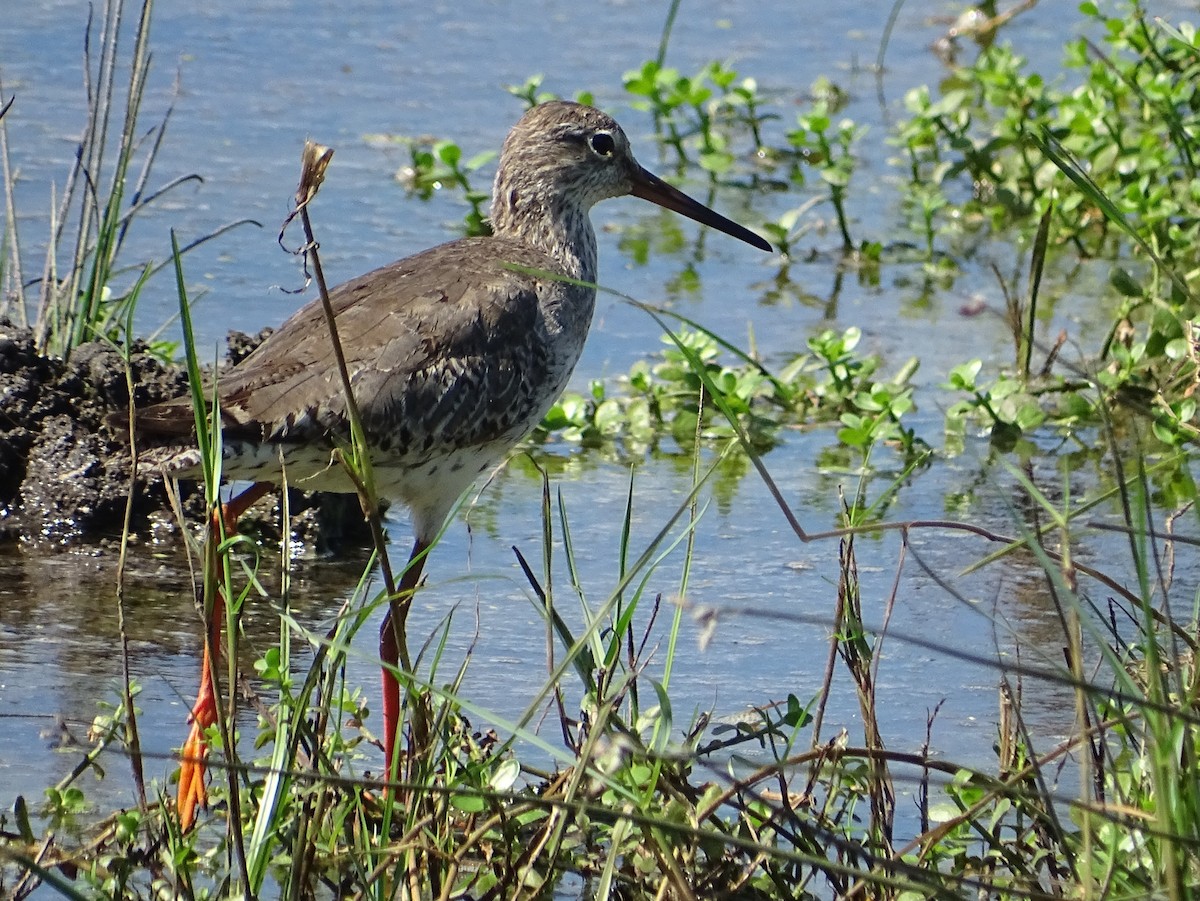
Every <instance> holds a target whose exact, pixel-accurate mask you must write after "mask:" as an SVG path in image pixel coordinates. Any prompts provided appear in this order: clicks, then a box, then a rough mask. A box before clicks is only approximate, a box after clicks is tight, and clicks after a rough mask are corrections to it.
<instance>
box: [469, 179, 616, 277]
mask: <svg viewBox="0 0 1200 901" xmlns="http://www.w3.org/2000/svg"><path fill="white" fill-rule="evenodd" d="M491 223H492V232H493V233H494V234H496V235H498V236H502V237H506V238H514V239H516V240H518V241H522V242H524V243H525V244H528V245H530V246H532V247H536V248H537V249H539V250H541V251H542V252H543V253H547V254H549V255H550V256H552V257H553V258H554V259H555V260H557V261H558V263H559V264H560V265H561V267H562V273H563V275H566V276H569V277H570V278H575V279H579V280H580V281H585V282H594V281H595V280H596V233H595V232H594V231H593V230H592V223H591V220H590V219H589V218H588V211H587V209H586V208H584V207H582V206H580V205H579V204H575V203H571V202H569V201H567V200H566V199H565V198H564V197H563V195H562V194H561V193H557V192H556V193H551V194H549V195H546V194H540V193H534V192H529V191H519V190H513V189H511V188H510V187H509V186H507V185H504V184H503V183H502V181H501V180H500V179H499V178H498V179H497V183H496V186H495V190H494V191H493V194H492V216H491Z"/></svg>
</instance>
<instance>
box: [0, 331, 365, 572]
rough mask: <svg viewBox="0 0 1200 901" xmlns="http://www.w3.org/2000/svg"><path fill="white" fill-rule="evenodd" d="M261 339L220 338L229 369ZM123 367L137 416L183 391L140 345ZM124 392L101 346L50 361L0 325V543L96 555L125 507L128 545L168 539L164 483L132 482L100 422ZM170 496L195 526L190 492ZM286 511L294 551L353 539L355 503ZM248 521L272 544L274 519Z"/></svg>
mask: <svg viewBox="0 0 1200 901" xmlns="http://www.w3.org/2000/svg"><path fill="white" fill-rule="evenodd" d="M263 337H264V335H257V336H252V337H251V336H246V335H240V334H233V335H231V336H230V342H229V344H230V356H231V359H232V360H233V361H234V362H236V361H237V360H239V359H241V358H242V357H244V356H245V355H246V354H248V353H249V352H250V350H252V349H253V348H254V347H255V346H257V344H258V343H259V342H260V341H261V340H262V338H263ZM128 369H129V372H130V373H131V374H132V382H133V385H134V389H133V402H134V404H135V405H136V406H139V407H140V406H145V405H148V404H153V403H157V402H159V401H163V400H168V399H170V398H172V397H178V396H179V395H181V394H184V393H186V392H187V390H188V386H187V376H186V373H185V372H184V371H183V369H182V368H181V367H179V366H175V365H170V364H165V363H163V362H162V361H161V360H160V359H159V358H157V357H155V356H153V355H152V354H150V353H148V352H147V350H146V347H145V345H143V344H141V343H135V344H134V345H133V347H132V348H131V349H130V352H129V361H128ZM128 386H129V382H128V381H127V378H126V360H125V358H124V356H123V354H122V352H121V351H119V350H118V349H116V348H114V347H113V346H111V345H109V344H107V343H102V342H92V343H88V344H84V345H82V346H80V347H78V348H76V349H75V351H74V352H73V353H72V354H71V356H70V358H69V359H68V360H61V359H55V358H51V357H45V356H42V355H40V354H39V353H38V351H37V349H36V347H35V345H34V341H33V335H32V333H31V332H30V331H29V330H28V329H24V328H18V327H14V326H9V325H6V324H4V323H0V542H4V543H8V542H21V543H24V544H32V545H39V546H79V545H93V546H99V547H104V546H106V545H109V544H111V543H113V542H116V541H118V540H119V539H120V537H121V534H122V530H123V527H124V523H125V517H126V509H127V506H129V510H130V514H131V519H130V532H131V535H132V536H133V538H134V539H135V540H140V541H145V540H158V541H162V540H173V539H175V538H177V537H178V535H179V533H180V526H179V522H178V517H177V516H176V514H175V513H174V512H173V510H172V506H171V503H170V501H169V498H168V492H167V488H166V485H165V484H164V480H163V479H162V478H161V477H158V476H155V475H147V474H139V475H137V476H136V477H135V478H131V466H130V462H131V454H130V448H129V438H128V432H127V430H122V429H119V428H116V427H115V426H113V425H110V424H108V422H106V420H108V419H110V418H113V419H116V420H117V421H120V419H121V417H120V415H118V416H116V417H114V416H113V414H122V413H124V412H126V411H128V409H129V403H130V397H129V387H128ZM131 497H132V499H133V502H132V505H129V499H130V498H131ZM180 497H181V500H182V501H183V502H184V519H185V521H187V522H189V523H191V524H195V527H197V528H198V527H200V526H202V525H203V522H204V512H203V494H202V492H201V490H200V489H199V488H198V487H197V486H195V485H192V484H190V483H186V482H185V483H181V484H180ZM347 502H348V503H347ZM289 504H290V507H291V513H292V522H291V530H292V532H293V536H294V537H295V538H296V539H297V540H298V541H300V542H301V543H302V544H304V545H306V546H308V547H310V548H312V549H315V550H322V551H323V550H327V549H329V546H330V545H331V544H333V543H340V542H345V541H354V542H356V543H357V542H358V541H360V540H361V536H362V529H361V526H360V525H359V523H361V519H362V515H361V513H359V512H357V501H356V500H355V499H354V498H345V499H342V498H325V499H322V498H321V497H320V496H308V495H305V494H303V493H301V492H293V493H292V495H291V497H290V498H289ZM275 507H276V508H277V507H278V501H276V502H275ZM254 513H255V515H254V516H252V517H250V528H252V529H253V530H254V531H255V532H256V533H257V534H258V535H259V537H260V538H261V539H262V540H263V541H272V540H278V538H279V535H280V529H279V511H278V509H271V507H270V505H268V504H266V503H265V502H264V503H263V504H260V505H259V506H258V507H256V508H255V511H254Z"/></svg>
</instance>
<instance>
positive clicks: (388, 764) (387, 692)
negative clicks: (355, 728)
mask: <svg viewBox="0 0 1200 901" xmlns="http://www.w3.org/2000/svg"><path fill="white" fill-rule="evenodd" d="M427 550H429V545H428V544H426V543H425V542H423V541H421V540H420V539H417V542H416V543H415V544H414V545H413V549H412V553H411V554H410V555H409V557H408V566H407V567H405V569H404V575H403V576H401V577H400V585H399V586H398V587H397V589H396V594H397V595H398V596H399V599H400V600H399V603H400V604H402V605H406V604H408V603H409V602H410V601H411V600H412V593H413V592H414V591H415V590H416V588H417V583H418V582H419V581H421V570H422V569H423V568H424V566H425V552H426V551H427ZM393 609H395V608H394V606H393V605H389V606H388V612H387V614H386V615H385V616H384V618H383V624H382V625H381V626H380V627H379V658H380V660H382V661H383V667H382V672H383V759H384V771H383V772H384V778H386V779H391V778H392V772H393V771H392V761H393V760H394V759H395V754H396V731H397V729H398V728H399V723H400V683H399V681H398V680H397V679H396V675H395V674H396V670H397V669H398V668H399V666H400V646H399V644H398V643H397V639H396V625H395V621H394V620H393V618H392V611H393Z"/></svg>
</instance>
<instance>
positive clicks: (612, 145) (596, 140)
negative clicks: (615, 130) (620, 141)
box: [588, 131, 617, 157]
mask: <svg viewBox="0 0 1200 901" xmlns="http://www.w3.org/2000/svg"><path fill="white" fill-rule="evenodd" d="M588 146H590V147H591V148H592V152H593V153H595V154H596V155H598V156H604V157H609V156H612V155H613V154H614V153H616V152H617V142H616V141H614V140H613V136H612V135H610V134H609V133H608V132H607V131H598V132H596V133H595V134H594V135H592V137H591V140H589V141H588Z"/></svg>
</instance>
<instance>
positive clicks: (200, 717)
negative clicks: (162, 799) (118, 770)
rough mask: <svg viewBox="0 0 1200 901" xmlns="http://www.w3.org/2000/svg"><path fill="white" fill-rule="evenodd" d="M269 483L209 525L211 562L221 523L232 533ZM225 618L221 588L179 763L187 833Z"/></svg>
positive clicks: (199, 794)
mask: <svg viewBox="0 0 1200 901" xmlns="http://www.w3.org/2000/svg"><path fill="white" fill-rule="evenodd" d="M272 487H273V486H272V485H271V483H270V482H255V483H254V484H253V485H251V486H250V487H249V488H247V489H246V490H245V491H243V492H242V493H241V494H239V495H238V496H237V497H234V498H231V499H230V501H229V503H227V504H224V505H223V506H222V507H221V514H220V515H221V520H220V521H218V520H217V518H216V517H215V516H214V517H213V520H212V522H211V523H210V524H209V536H208V547H209V549H210V554H212V556H211V557H210V561H209V562H210V563H215V561H216V557H215V551H216V547H217V545H218V544H219V543H220V540H221V534H222V532H221V523H222V522H223V523H224V527H225V528H224V533H225V534H226V535H230V534H233V532H235V531H236V530H237V521H238V518H239V517H240V516H241V515H242V514H243V513H245V512H246V510H248V509H249V508H250V506H251V505H253V504H254V503H256V502H257V501H258V500H259V499H260V498H262V497H263V496H264V495H266V494H267V493H268V492H269V491H270V490H271V488H272ZM224 620H225V595H224V593H223V589H222V588H220V587H218V589H217V594H216V597H215V598H214V600H213V609H212V617H211V618H210V619H209V623H208V634H207V635H206V636H205V639H204V661H203V667H202V669H201V670H200V689H199V691H198V692H197V693H196V703H195V704H194V705H192V712H191V715H190V716H189V719H190V720H191V724H192V728H191V731H190V732H189V733H188V737H187V741H185V742H184V743H183V749H182V750H181V752H180V763H179V796H178V800H177V802H176V806H177V808H178V810H179V824H180V826H181V828H182V829H183V830H184V831H185V832H186V831H187V830H188V829H191V828H192V825H193V824H194V823H195V822H196V810H197V808H200V807H204V806H205V805H206V804H207V803H208V790H207V788H206V787H205V785H204V775H205V761H206V760H207V759H208V741H207V739H206V737H205V732H206V731H207V730H208V728H209V727H210V726H211V725H212V724H213V723H215V722H216V721H217V689H216V684H215V682H214V681H213V671H214V667H215V666H216V662H217V660H218V658H219V657H220V652H221V623H222V622H224Z"/></svg>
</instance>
